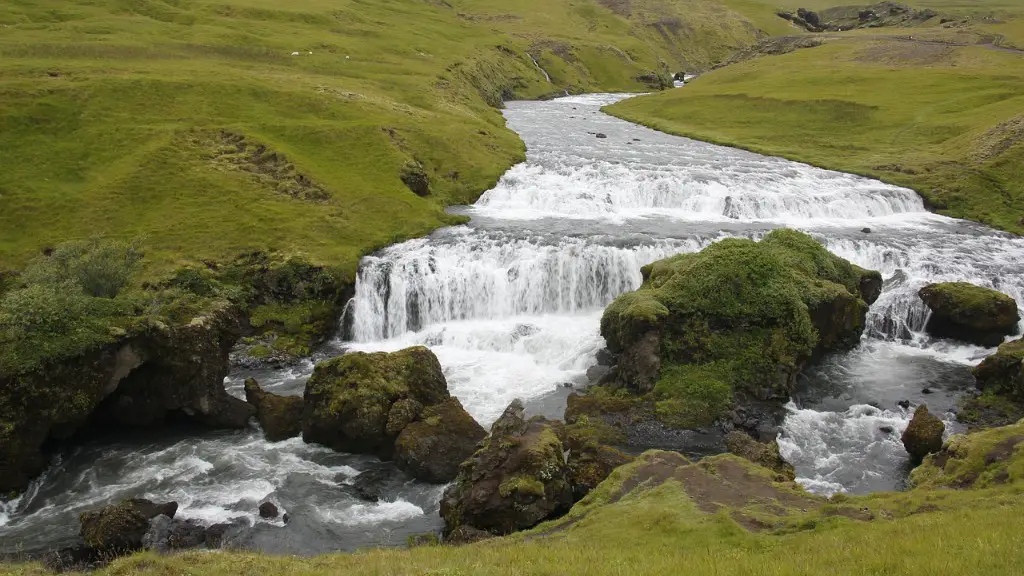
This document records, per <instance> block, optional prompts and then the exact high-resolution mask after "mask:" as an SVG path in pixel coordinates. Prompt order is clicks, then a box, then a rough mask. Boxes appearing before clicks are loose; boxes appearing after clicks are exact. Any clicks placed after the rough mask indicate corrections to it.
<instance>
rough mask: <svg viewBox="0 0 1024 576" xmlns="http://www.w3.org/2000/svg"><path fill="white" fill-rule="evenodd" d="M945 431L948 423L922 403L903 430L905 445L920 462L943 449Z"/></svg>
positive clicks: (916, 460)
mask: <svg viewBox="0 0 1024 576" xmlns="http://www.w3.org/2000/svg"><path fill="white" fill-rule="evenodd" d="M945 431H946V425H945V424H943V423H942V420H941V419H939V418H938V417H937V416H935V415H934V414H932V413H931V412H929V411H928V406H926V405H924V404H922V405H920V406H918V407H917V409H915V410H914V417H913V418H911V419H910V424H907V428H906V430H904V431H903V435H902V436H901V440H902V441H903V447H904V448H905V449H906V450H907V453H908V454H910V457H911V458H912V459H913V460H914V461H915V462H920V461H921V459H922V458H924V457H925V456H927V455H928V454H931V453H933V452H938V451H939V450H940V449H942V433H943V432H945Z"/></svg>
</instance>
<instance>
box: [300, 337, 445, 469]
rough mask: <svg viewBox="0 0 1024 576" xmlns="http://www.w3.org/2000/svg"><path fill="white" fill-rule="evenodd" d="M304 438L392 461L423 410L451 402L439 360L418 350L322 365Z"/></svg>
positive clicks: (309, 386) (310, 385)
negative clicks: (407, 428)
mask: <svg viewBox="0 0 1024 576" xmlns="http://www.w3.org/2000/svg"><path fill="white" fill-rule="evenodd" d="M303 398H304V408H303V414H302V438H303V440H305V441H306V442H315V443H318V444H323V445H325V446H329V447H331V448H334V449H335V450H339V451H342V452H353V453H357V454H377V455H379V456H381V457H384V458H390V457H391V455H392V452H393V451H394V445H395V439H396V438H397V437H398V434H399V433H400V432H401V431H402V429H404V428H405V426H407V425H408V424H410V423H411V422H413V421H415V420H416V419H418V418H419V416H420V414H419V413H418V412H419V411H420V410H422V408H421V407H426V406H433V405H435V404H439V403H441V402H443V401H445V400H447V399H448V398H449V394H448V383H447V382H446V381H445V378H444V374H443V373H442V372H441V364H440V363H438V361H437V357H435V356H434V354H433V353H432V352H431V351H430V350H428V349H427V348H425V347H422V346H417V347H414V348H407V349H405V350H401V351H398V352H393V353H385V352H375V353H372V354H367V353H364V352H352V353H349V354H345V355H344V356H341V357H338V358H333V359H331V360H328V361H326V362H321V363H319V364H317V366H316V369H315V370H314V371H313V375H312V376H311V377H310V378H309V381H308V382H307V383H306V391H305V394H304V396H303Z"/></svg>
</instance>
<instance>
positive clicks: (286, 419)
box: [245, 378, 303, 442]
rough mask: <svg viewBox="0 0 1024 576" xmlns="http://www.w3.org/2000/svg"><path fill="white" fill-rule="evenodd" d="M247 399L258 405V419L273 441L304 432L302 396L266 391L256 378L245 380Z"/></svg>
mask: <svg viewBox="0 0 1024 576" xmlns="http://www.w3.org/2000/svg"><path fill="white" fill-rule="evenodd" d="M245 399H246V401H247V402H249V404H252V405H253V406H255V407H256V419H257V420H259V423H260V427H261V428H263V435H264V436H266V438H267V440H269V441H271V442H278V441H280V440H287V439H289V438H294V437H295V436H298V435H299V434H302V408H303V404H302V397H301V396H280V395H277V394H272V393H270V392H265V391H264V390H263V389H262V388H260V385H259V383H258V382H256V380H255V379H254V378H247V379H246V380H245Z"/></svg>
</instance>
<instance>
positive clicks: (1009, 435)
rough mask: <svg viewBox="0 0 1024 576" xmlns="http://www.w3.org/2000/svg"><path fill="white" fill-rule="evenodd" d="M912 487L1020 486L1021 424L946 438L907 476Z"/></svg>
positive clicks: (1023, 464)
mask: <svg viewBox="0 0 1024 576" xmlns="http://www.w3.org/2000/svg"><path fill="white" fill-rule="evenodd" d="M910 480H911V483H912V484H913V486H914V487H921V488H971V487H976V488H985V487H989V486H996V485H1000V484H1011V483H1020V482H1024V420H1021V421H1019V422H1017V423H1016V424H1012V425H1010V426H1003V427H999V428H990V429H988V430H982V431H978V432H972V433H971V434H958V435H956V436H953V437H952V438H950V439H949V440H948V441H946V443H945V444H944V445H943V446H942V449H941V450H939V451H938V452H936V453H935V454H932V455H931V456H928V457H927V458H925V459H924V462H922V464H921V465H920V466H918V467H917V468H915V469H914V471H913V472H912V473H911V475H910Z"/></svg>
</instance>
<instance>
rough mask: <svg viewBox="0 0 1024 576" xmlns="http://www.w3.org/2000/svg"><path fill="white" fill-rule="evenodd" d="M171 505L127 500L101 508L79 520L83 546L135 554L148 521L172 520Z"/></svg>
mask: <svg viewBox="0 0 1024 576" xmlns="http://www.w3.org/2000/svg"><path fill="white" fill-rule="evenodd" d="M177 509H178V505H177V503H175V502H169V503H166V504H155V503H153V502H151V501H149V500H143V499H131V500H125V501H123V502H121V503H120V504H114V505H110V506H105V507H103V508H101V509H99V510H95V511H92V512H83V513H82V514H81V515H80V516H79V521H80V522H81V532H80V534H81V536H82V540H83V541H84V542H85V545H86V546H88V547H90V548H94V549H96V550H107V551H111V552H124V551H129V550H138V549H140V548H142V546H143V538H144V537H145V535H146V532H147V531H148V530H149V523H150V520H152V519H154V518H156V517H157V516H163V517H166V518H168V519H170V518H173V517H174V514H175V512H176V511H177Z"/></svg>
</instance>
